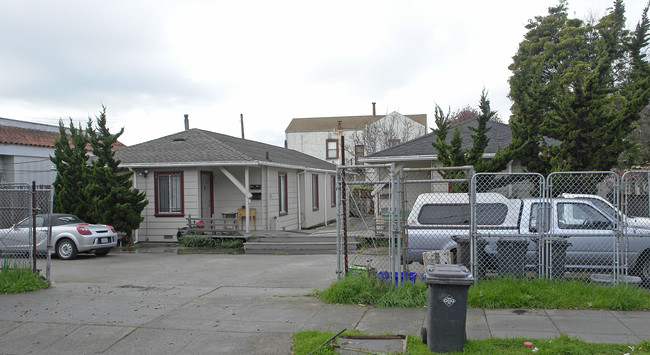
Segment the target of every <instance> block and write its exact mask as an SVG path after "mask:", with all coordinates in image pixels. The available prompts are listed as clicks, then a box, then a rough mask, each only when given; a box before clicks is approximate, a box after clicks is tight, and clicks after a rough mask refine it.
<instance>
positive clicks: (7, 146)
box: [0, 118, 59, 185]
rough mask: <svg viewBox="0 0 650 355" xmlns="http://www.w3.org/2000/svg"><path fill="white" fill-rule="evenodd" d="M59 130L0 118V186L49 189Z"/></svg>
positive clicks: (53, 171) (54, 175) (54, 174)
mask: <svg viewBox="0 0 650 355" xmlns="http://www.w3.org/2000/svg"><path fill="white" fill-rule="evenodd" d="M57 138H59V127H58V126H50V125H45V124H40V123H31V122H25V121H17V120H11V119H7V118H0V183H29V184H31V183H32V181H36V184H38V185H51V184H52V183H53V182H54V179H55V178H56V170H54V168H53V166H54V164H52V162H51V161H50V156H51V155H54V141H55V140H56V139H57Z"/></svg>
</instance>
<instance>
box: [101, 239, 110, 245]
mask: <svg viewBox="0 0 650 355" xmlns="http://www.w3.org/2000/svg"><path fill="white" fill-rule="evenodd" d="M109 242H110V238H99V244H108V243H109Z"/></svg>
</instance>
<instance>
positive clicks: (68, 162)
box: [50, 119, 90, 219]
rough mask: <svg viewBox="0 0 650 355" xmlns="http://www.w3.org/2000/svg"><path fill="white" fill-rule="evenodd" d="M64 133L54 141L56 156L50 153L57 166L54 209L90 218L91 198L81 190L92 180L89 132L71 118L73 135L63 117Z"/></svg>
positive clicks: (62, 129)
mask: <svg viewBox="0 0 650 355" xmlns="http://www.w3.org/2000/svg"><path fill="white" fill-rule="evenodd" d="M59 133H60V136H59V138H58V139H56V141H55V142H54V156H52V157H50V160H51V161H52V163H54V166H55V167H56V171H57V175H56V179H55V180H54V198H53V200H54V201H53V204H54V212H57V213H72V214H75V215H77V216H79V218H82V219H84V218H87V213H88V209H89V207H88V200H87V199H86V198H84V196H83V194H82V193H81V191H82V190H83V188H84V186H86V185H87V183H88V174H89V170H90V169H89V167H88V151H87V150H86V147H87V146H88V136H87V135H86V134H85V133H84V132H83V130H82V129H81V125H80V126H79V127H75V125H74V123H73V122H72V119H70V135H69V136H68V133H67V132H66V128H65V126H64V125H63V120H60V121H59Z"/></svg>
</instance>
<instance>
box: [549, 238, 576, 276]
mask: <svg viewBox="0 0 650 355" xmlns="http://www.w3.org/2000/svg"><path fill="white" fill-rule="evenodd" d="M546 240H547V243H546V244H545V248H548V247H549V246H550V248H551V250H550V253H551V265H550V269H551V278H554V279H561V278H564V273H565V271H566V250H567V249H568V248H569V246H570V245H571V243H569V241H568V240H566V238H563V237H551V238H547V239H546ZM545 266H546V265H545Z"/></svg>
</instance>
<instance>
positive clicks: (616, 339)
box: [0, 247, 650, 354]
mask: <svg viewBox="0 0 650 355" xmlns="http://www.w3.org/2000/svg"><path fill="white" fill-rule="evenodd" d="M51 280H52V283H53V287H51V288H50V289H47V290H41V291H37V292H30V293H26V294H18V295H0V353H2V354H97V353H98V354H203V353H211V354H214V353H228V354H270V353H275V354H289V353H291V334H292V333H294V332H296V331H300V330H308V329H319V330H331V331H335V332H338V331H340V330H343V329H348V330H351V329H356V330H359V331H361V332H364V333H368V334H412V335H418V336H419V334H420V330H421V327H422V324H423V321H424V316H425V309H424V308H411V309H397V308H388V309H380V308H373V307H369V306H364V305H333V304H325V303H323V302H321V301H320V300H318V299H317V298H315V297H312V296H310V295H309V294H310V293H311V292H312V291H313V290H314V289H324V288H326V287H327V286H329V285H330V284H331V283H332V282H334V281H335V280H336V255H222V254H178V253H177V249H176V248H167V247H157V248H140V249H138V250H136V251H134V252H121V251H116V252H113V253H111V254H109V255H108V256H106V257H95V256H86V255H80V257H79V259H77V260H73V261H61V260H56V259H54V260H52V268H51ZM466 331H467V336H468V337H469V338H472V339H483V338H489V337H530V338H544V337H555V336H558V335H560V334H561V333H566V334H568V335H570V336H575V337H578V338H581V339H584V340H586V341H589V342H612V343H621V344H626V343H634V344H635V343H638V342H640V341H641V340H642V339H649V338H650V312H617V311H600V310H541V309H540V310H513V309H503V310H482V309H469V310H468V314H467V328H466Z"/></svg>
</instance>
